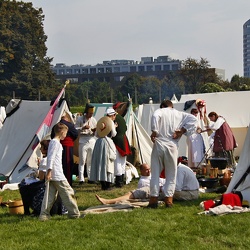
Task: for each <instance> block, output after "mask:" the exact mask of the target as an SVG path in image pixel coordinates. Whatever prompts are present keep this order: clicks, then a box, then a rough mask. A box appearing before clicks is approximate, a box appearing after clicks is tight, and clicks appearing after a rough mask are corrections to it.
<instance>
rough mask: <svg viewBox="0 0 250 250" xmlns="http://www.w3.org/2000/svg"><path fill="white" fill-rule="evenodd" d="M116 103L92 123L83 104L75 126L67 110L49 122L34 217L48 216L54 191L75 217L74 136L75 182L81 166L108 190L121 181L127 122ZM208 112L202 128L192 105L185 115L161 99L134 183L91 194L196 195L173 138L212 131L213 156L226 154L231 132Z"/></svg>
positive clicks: (154, 202) (168, 201) (169, 202)
mask: <svg viewBox="0 0 250 250" xmlns="http://www.w3.org/2000/svg"><path fill="white" fill-rule="evenodd" d="M119 104H120V103H117V104H114V105H113V107H112V108H108V109H107V111H106V116H105V117H103V118H101V119H100V120H99V121H98V122H97V121H96V120H95V118H94V117H93V114H94V107H93V106H91V105H90V104H87V105H86V108H85V111H84V115H83V116H80V117H78V119H77V120H76V124H75V125H74V124H73V123H72V122H71V121H70V119H69V118H70V117H69V116H68V115H67V113H64V115H63V116H62V118H61V120H60V122H59V123H57V124H56V125H55V126H54V127H53V129H52V133H51V140H50V142H49V145H48V154H47V162H46V163H44V162H43V163H42V161H41V162H40V174H41V175H42V176H43V177H41V178H44V180H45V181H46V192H45V194H44V197H43V202H42V205H41V212H40V217H39V218H40V220H42V221H44V220H47V219H49V217H50V210H51V208H52V206H53V204H54V202H55V199H56V197H57V194H59V196H60V199H61V201H62V203H63V205H64V206H65V208H66V209H67V213H68V216H69V218H79V216H80V212H79V209H78V206H77V202H76V199H75V196H74V190H73V189H72V169H73V145H74V141H75V140H76V138H77V137H78V136H79V183H80V184H82V183H84V166H85V165H86V166H87V175H88V181H89V182H90V183H93V182H96V181H99V182H100V183H101V188H102V189H103V190H109V189H110V188H111V184H112V183H115V186H116V187H121V186H122V185H123V182H124V174H125V165H126V156H127V155H129V154H131V149H130V145H129V142H128V139H127V137H126V134H125V133H126V130H127V126H126V123H125V120H124V118H123V115H124V110H123V112H120V114H118V113H117V108H118V107H119ZM208 117H209V118H210V121H212V122H213V124H212V125H211V126H210V127H207V128H206V130H201V129H200V128H199V127H198V125H197V118H196V110H192V112H191V114H189V113H186V112H181V111H177V110H176V109H174V108H173V103H172V102H171V101H170V100H164V101H163V102H162V103H161V105H160V108H159V109H157V110H156V111H155V112H154V113H153V115H152V118H151V130H152V133H151V136H150V137H151V140H152V142H153V149H152V153H151V167H149V165H148V164H146V163H144V164H142V165H141V166H140V172H141V178H140V181H139V183H138V188H137V189H136V190H133V191H131V192H129V193H127V194H125V195H123V196H121V197H117V198H114V199H110V200H108V199H104V198H101V197H100V196H98V195H96V198H97V199H98V200H99V201H100V202H101V203H102V204H112V203H115V202H117V201H122V200H126V199H149V203H148V206H147V207H148V208H157V207H158V200H163V201H164V203H165V206H166V207H167V208H171V207H172V206H173V200H193V199H197V198H198V195H199V183H198V181H197V179H196V176H195V174H194V172H193V171H192V170H191V168H190V167H188V166H186V165H187V159H184V158H183V157H182V158H180V157H179V158H178V141H179V140H180V138H181V136H182V135H183V134H185V135H186V136H188V137H189V138H190V140H191V139H192V140H197V138H198V137H199V136H200V134H201V133H202V132H206V131H208V130H213V131H215V132H214V133H215V136H214V147H213V149H214V152H215V153H216V154H218V155H221V152H223V154H224V153H225V152H226V154H227V156H228V157H231V159H232V158H233V154H232V153H233V149H234V148H235V147H236V142H235V139H234V136H233V134H232V131H231V129H230V127H229V126H228V124H227V123H226V121H225V119H224V118H223V117H220V116H218V115H217V114H216V113H215V112H211V113H210V114H209V115H208ZM225 131H226V132H225ZM225 133H226V134H225ZM217 138H219V143H218V142H217V141H216V139H217ZM200 145H202V143H201V142H200ZM203 147H204V145H202V147H201V148H199V150H202V151H204V148H203ZM200 154H201V153H200ZM177 159H179V160H178V161H177ZM180 159H181V160H180ZM232 162H233V161H232ZM45 171H46V172H45ZM161 177H163V178H161Z"/></svg>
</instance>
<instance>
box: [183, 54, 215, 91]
mask: <svg viewBox="0 0 250 250" xmlns="http://www.w3.org/2000/svg"><path fill="white" fill-rule="evenodd" d="M180 75H181V77H182V79H183V81H184V82H185V93H186V94H189V93H198V92H199V89H200V87H201V86H202V85H203V84H205V83H207V82H215V83H217V81H218V76H217V74H216V73H215V72H214V71H212V70H211V68H210V64H209V61H208V60H207V59H205V58H202V57H201V58H200V60H196V59H193V58H190V57H189V58H187V59H186V60H185V61H183V63H182V68H181V70H180Z"/></svg>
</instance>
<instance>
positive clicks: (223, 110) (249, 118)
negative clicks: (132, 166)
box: [137, 91, 250, 156]
mask: <svg viewBox="0 0 250 250" xmlns="http://www.w3.org/2000/svg"><path fill="white" fill-rule="evenodd" d="M197 99H202V100H205V102H206V113H207V114H208V113H209V112H211V111H215V112H216V113H218V114H219V115H222V116H223V117H225V119H226V121H227V122H228V124H229V126H230V127H231V128H232V131H233V133H234V136H235V138H236V141H237V143H238V147H237V148H236V149H235V152H234V155H235V156H239V155H240V153H241V150H242V147H243V143H244V140H245V137H246V134H247V130H248V126H249V122H250V109H249V107H250V91H239V92H216V93H206V94H189V95H182V96H181V99H180V101H179V102H178V103H174V108H176V109H177V110H179V111H184V105H185V102H187V101H190V100H197ZM159 106H160V104H159V103H158V104H143V105H140V106H139V108H138V110H137V118H138V120H139V122H140V123H141V125H142V126H143V127H144V128H145V130H146V131H147V132H148V134H150V119H151V116H152V114H153V112H154V111H155V110H156V109H157V108H159ZM187 111H189V110H187ZM184 138H185V137H183V138H182V139H181V140H180V142H179V146H180V148H179V155H187V154H186V152H187V150H186V147H185V146H184V145H185V139H184Z"/></svg>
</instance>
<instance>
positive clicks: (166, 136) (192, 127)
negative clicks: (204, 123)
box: [151, 108, 198, 144]
mask: <svg viewBox="0 0 250 250" xmlns="http://www.w3.org/2000/svg"><path fill="white" fill-rule="evenodd" d="M197 123H198V122H197V119H196V117H195V116H194V115H191V114H188V113H184V112H180V111H178V110H176V109H174V108H161V109H157V110H156V111H155V112H154V114H153V116H152V118H151V130H152V131H155V132H156V134H157V137H156V140H160V141H163V142H173V143H174V144H177V143H178V141H179V139H173V134H174V132H175V131H176V130H177V129H181V128H182V127H184V128H185V129H186V130H187V131H186V134H187V135H189V134H192V133H194V132H195V131H196V128H197Z"/></svg>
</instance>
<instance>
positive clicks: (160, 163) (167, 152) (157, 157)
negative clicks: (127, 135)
mask: <svg viewBox="0 0 250 250" xmlns="http://www.w3.org/2000/svg"><path fill="white" fill-rule="evenodd" d="M177 158H178V148H177V146H176V145H175V144H173V143H170V142H169V143H168V142H159V141H158V140H157V141H156V142H155V143H154V146H153V150H152V154H151V181H150V196H153V197H158V196H159V190H160V189H159V176H160V173H161V171H162V169H163V168H164V167H165V176H166V182H165V184H164V185H163V187H162V192H163V193H164V195H165V197H173V195H174V191H175V186H176V175H177Z"/></svg>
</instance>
